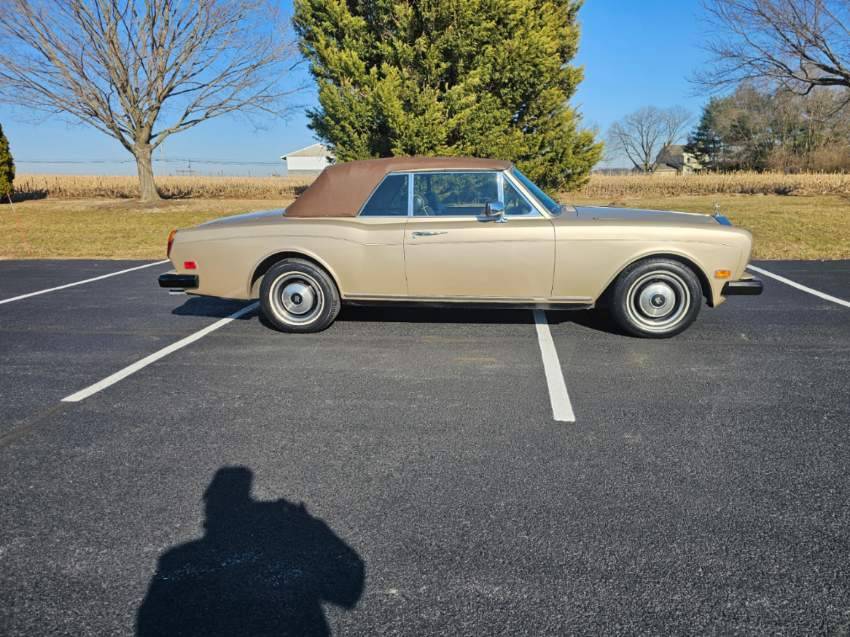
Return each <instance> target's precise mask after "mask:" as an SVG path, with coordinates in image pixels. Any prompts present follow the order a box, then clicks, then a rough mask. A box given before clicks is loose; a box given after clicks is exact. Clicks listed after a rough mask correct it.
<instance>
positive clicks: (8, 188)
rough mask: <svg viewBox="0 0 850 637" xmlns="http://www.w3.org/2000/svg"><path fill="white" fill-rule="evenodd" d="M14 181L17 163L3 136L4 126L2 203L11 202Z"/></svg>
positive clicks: (0, 137) (0, 129) (1, 142)
mask: <svg viewBox="0 0 850 637" xmlns="http://www.w3.org/2000/svg"><path fill="white" fill-rule="evenodd" d="M14 181H15V162H14V161H13V160H12V151H11V150H9V140H7V139H6V136H5V135H4V134H3V126H0V203H3V202H5V201H9V198H10V197H11V196H12V185H13V183H14Z"/></svg>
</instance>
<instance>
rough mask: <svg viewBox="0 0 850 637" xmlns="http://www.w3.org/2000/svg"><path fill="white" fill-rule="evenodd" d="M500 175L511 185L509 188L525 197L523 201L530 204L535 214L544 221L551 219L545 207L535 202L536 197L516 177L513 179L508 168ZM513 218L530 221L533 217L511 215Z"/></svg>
mask: <svg viewBox="0 0 850 637" xmlns="http://www.w3.org/2000/svg"><path fill="white" fill-rule="evenodd" d="M502 174H503V175H504V177H505V179H507V180H508V183H509V184H511V186H513V187H514V188H515V189H516V191H517V192H518V193H519V194H520V195H522V196H523V197H525V200H526V201H528V203H529V204H531V207H532V208H534V209H535V210H537V212H538V213H539V214H540V215H541V216H542V217H543V218H544V219H551V218H552V213H550V212H549V210H548V209H547V208H546V206H544V205H543V204H542V203H540V201H538V200H537V197H535V196H534V195H533V194H532V193H531V192H530V191H529V190H528V189H527V188H526V187H525V186H524V185H523V183H522V182H521V181H520V180H519V179H517V178H516V177H514V176H513V175H512V174H511V169H510V168H508V169H507V170H504V171H502ZM508 216H510V215H508ZM513 216H514V218H517V219H532V218H533V217H529V216H528V215H513Z"/></svg>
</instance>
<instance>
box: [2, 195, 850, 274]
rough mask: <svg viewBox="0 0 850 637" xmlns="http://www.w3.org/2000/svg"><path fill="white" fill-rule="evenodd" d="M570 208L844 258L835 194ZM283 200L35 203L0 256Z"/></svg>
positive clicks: (128, 243)
mask: <svg viewBox="0 0 850 637" xmlns="http://www.w3.org/2000/svg"><path fill="white" fill-rule="evenodd" d="M563 200H564V201H568V202H570V203H575V204H598V205H617V206H629V207H638V208H655V209H659V210H683V211H686V212H704V213H710V212H712V211H713V210H714V204H715V202H717V203H719V204H720V207H721V211H722V212H723V214H725V215H727V216H728V217H729V218H730V219H732V221H733V222H734V223H735V225H738V226H741V227H743V228H747V229H748V230H750V231H751V232H752V233H753V235H754V237H755V250H754V253H753V257H754V258H756V259H848V258H850V199H847V198H843V197H839V196H807V197H798V196H781V195H717V196H681V197H667V198H627V199H620V200H617V201H610V200H609V201H606V200H604V199H592V200H591V199H587V198H580V197H579V198H576V197H571V196H570V195H564V197H563ZM287 203H289V202H288V201H279V202H277V201H269V200H237V199H233V200H229V199H178V200H166V201H163V202H161V203H159V204H156V205H154V206H143V205H142V204H140V203H139V202H137V201H133V200H128V199H120V200H113V199H80V200H73V199H72V200H62V199H43V200H39V201H26V202H21V203H16V204H14V205H8V204H6V205H2V206H0V258H5V259H48V258H106V259H155V258H164V256H165V241H166V237H167V235H168V232H169V230H171V229H172V228H181V227H187V226H192V225H195V224H198V223H201V222H202V221H207V220H209V219H214V218H216V217H220V216H223V215H228V214H237V213H241V212H248V211H251V210H267V209H269V208H279V207H283V206H285V205H286V204H287Z"/></svg>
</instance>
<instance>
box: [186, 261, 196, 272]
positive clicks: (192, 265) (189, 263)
mask: <svg viewBox="0 0 850 637" xmlns="http://www.w3.org/2000/svg"><path fill="white" fill-rule="evenodd" d="M183 269H184V270H197V269H198V264H197V263H195V262H194V261H184V262H183Z"/></svg>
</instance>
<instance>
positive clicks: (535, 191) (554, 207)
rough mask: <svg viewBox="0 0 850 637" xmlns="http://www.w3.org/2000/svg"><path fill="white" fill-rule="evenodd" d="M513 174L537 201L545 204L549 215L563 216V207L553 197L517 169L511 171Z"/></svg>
mask: <svg viewBox="0 0 850 637" xmlns="http://www.w3.org/2000/svg"><path fill="white" fill-rule="evenodd" d="M511 173H512V174H513V176H514V177H516V178H517V179H519V180H520V182H522V185H523V186H525V187H526V188H528V190H530V191H531V194H532V195H534V196H535V197H536V198H537V200H538V201H539V202H540V203H542V204H543V206H544V207H545V208H546V210H548V211H549V214H553V215H559V214H561V205H560V204H559V203H558V202H557V201H555V200H554V199H552V197H550V196H549V195H547V194H546V193H545V192H543V191H542V190H540V188H538V187H537V184H535V183H534V182H533V181H531V180H530V179H529V178H528V177H526V176H525V175H523V174H522V173H521V172H520V171H518V170H517V169H516V168H513V169H511Z"/></svg>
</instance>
